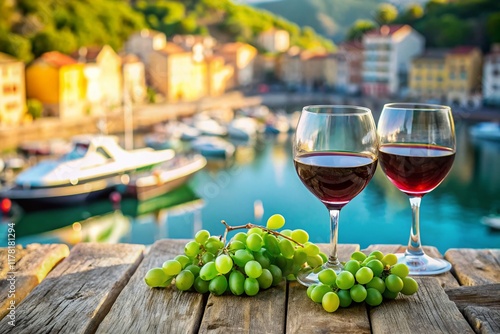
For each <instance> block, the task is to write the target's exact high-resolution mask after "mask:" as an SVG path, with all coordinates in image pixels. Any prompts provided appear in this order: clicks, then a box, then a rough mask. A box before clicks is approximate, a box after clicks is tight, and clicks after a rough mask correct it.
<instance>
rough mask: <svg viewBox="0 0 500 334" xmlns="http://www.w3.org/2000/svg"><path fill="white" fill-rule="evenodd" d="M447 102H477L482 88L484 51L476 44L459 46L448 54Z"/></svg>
mask: <svg viewBox="0 0 500 334" xmlns="http://www.w3.org/2000/svg"><path fill="white" fill-rule="evenodd" d="M445 66H446V71H447V73H448V84H447V94H446V98H447V103H448V104H461V105H465V104H471V103H472V104H477V102H476V101H477V100H478V99H477V97H478V96H479V94H480V90H481V76H482V53H481V50H480V49H479V48H477V47H475V46H459V47H456V48H454V49H452V50H450V52H448V53H447V54H446V57H445Z"/></svg>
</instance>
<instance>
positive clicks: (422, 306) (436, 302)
mask: <svg viewBox="0 0 500 334" xmlns="http://www.w3.org/2000/svg"><path fill="white" fill-rule="evenodd" d="M415 279H416V280H417V282H418V284H419V291H418V292H417V293H416V294H414V295H412V296H403V295H400V296H399V297H398V298H397V299H395V300H393V301H384V302H383V303H382V304H381V305H379V306H377V307H374V308H371V309H370V319H371V324H372V333H374V334H376V333H425V334H429V333H472V332H473V331H472V329H471V327H470V326H469V324H468V323H467V321H466V320H465V319H464V317H463V316H462V314H461V313H460V311H459V310H458V308H457V307H456V305H455V303H453V302H452V301H450V300H449V299H448V296H447V295H446V293H445V292H444V290H443V288H442V287H441V284H440V282H439V280H438V279H436V278H434V277H428V276H427V277H416V278H415Z"/></svg>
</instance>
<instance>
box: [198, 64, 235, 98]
mask: <svg viewBox="0 0 500 334" xmlns="http://www.w3.org/2000/svg"><path fill="white" fill-rule="evenodd" d="M205 62H206V64H207V78H206V81H207V94H208V95H209V96H220V95H222V94H224V93H225V92H226V83H227V82H228V81H229V80H230V79H231V77H232V76H233V74H234V69H233V67H232V66H229V65H227V64H225V62H224V58H222V57H220V56H211V57H207V58H205Z"/></svg>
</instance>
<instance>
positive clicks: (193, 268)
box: [184, 264, 201, 277]
mask: <svg viewBox="0 0 500 334" xmlns="http://www.w3.org/2000/svg"><path fill="white" fill-rule="evenodd" d="M184 270H189V271H190V272H192V273H193V275H194V277H198V276H200V270H201V268H200V267H199V266H197V265H195V264H190V265H188V266H187V267H186V268H184Z"/></svg>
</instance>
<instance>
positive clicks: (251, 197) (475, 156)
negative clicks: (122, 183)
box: [0, 122, 500, 253]
mask: <svg viewBox="0 0 500 334" xmlns="http://www.w3.org/2000/svg"><path fill="white" fill-rule="evenodd" d="M468 127H469V125H468V124H467V123H465V122H464V123H460V122H458V123H457V124H456V131H457V154H456V159H455V162H454V165H453V168H452V170H451V172H450V174H449V175H448V177H447V178H446V179H445V180H444V182H443V183H442V184H441V185H440V186H439V187H438V188H437V189H435V190H434V191H433V192H431V193H429V194H427V195H426V196H425V197H424V198H423V200H422V206H421V212H420V219H421V227H420V231H421V238H422V243H423V244H424V245H431V246H435V247H437V248H438V249H439V251H441V252H442V253H443V252H445V251H446V250H448V249H450V248H497V247H500V230H493V229H491V228H490V227H488V226H485V225H484V224H482V218H483V217H485V216H488V215H490V214H498V213H500V173H499V172H498V166H499V165H500V143H499V142H489V141H474V140H472V139H471V138H470V135H469V132H468ZM291 154H292V147H291V136H290V135H280V136H263V137H262V138H259V140H257V141H256V142H255V143H250V144H248V145H241V146H237V150H236V152H235V154H234V156H233V158H232V159H230V160H227V161H224V160H222V161H221V160H217V161H214V160H212V161H209V163H208V165H207V166H206V167H205V169H203V170H202V171H200V172H198V173H197V174H196V175H195V176H194V177H193V178H192V179H191V180H190V181H189V183H188V184H187V185H185V186H183V187H181V188H179V189H178V190H176V191H174V192H172V193H169V194H166V195H164V196H161V197H159V198H156V199H154V200H149V201H147V202H145V203H141V202H138V201H136V200H132V199H123V200H122V201H121V202H120V203H119V205H114V204H113V203H111V202H110V200H109V199H107V198H105V199H102V200H100V201H97V202H92V203H86V204H85V205H80V206H77V207H69V208H60V209H57V210H45V211H39V212H32V213H22V212H20V213H18V214H16V215H14V217H10V218H5V217H4V218H3V224H2V230H1V232H2V233H3V234H4V235H3V236H2V238H1V240H0V246H1V247H5V246H6V245H7V237H6V226H7V224H5V223H6V222H11V221H13V222H15V223H16V225H15V227H16V243H17V244H22V245H27V244H30V243H60V242H63V243H67V244H69V245H71V244H74V243H76V242H81V241H99V242H127V243H140V244H152V243H154V242H155V240H158V239H161V238H183V239H189V238H192V237H193V235H194V233H196V231H198V230H199V229H202V228H203V229H207V230H209V231H210V232H211V233H212V234H215V235H220V234H223V232H224V226H223V225H222V224H221V220H225V221H226V222H227V223H228V224H229V225H242V224H245V223H249V222H250V223H257V224H265V222H266V219H267V218H268V217H269V216H271V215H272V214H275V213H279V214H282V215H283V216H284V217H285V219H286V225H285V228H290V229H295V228H302V229H305V230H306V231H307V232H308V233H309V235H310V240H311V241H313V242H317V243H320V242H322V243H326V242H328V241H329V221H328V212H327V210H326V208H325V207H324V206H323V205H322V204H321V203H320V202H319V200H318V199H316V198H315V197H314V196H313V195H312V194H311V193H310V192H309V191H307V189H306V188H305V187H304V186H303V185H302V183H301V182H300V180H299V179H298V177H297V175H296V173H295V170H294V166H293V160H292V155H291ZM410 222H411V210H410V206H409V202H408V198H407V196H406V195H404V194H403V193H401V192H400V191H399V190H397V189H396V188H395V187H394V186H393V185H392V184H391V183H390V182H389V181H388V180H387V178H386V177H385V175H384V174H383V173H382V171H381V169H380V168H378V170H377V172H376V174H375V176H374V178H373V179H372V181H371V182H370V184H369V185H368V187H367V188H366V189H365V190H364V191H363V192H362V193H361V194H360V195H358V196H357V197H356V198H355V199H354V200H353V201H351V202H350V203H349V204H348V205H347V206H345V207H344V208H343V209H342V211H341V214H340V224H339V242H340V243H355V244H360V246H361V247H362V248H363V247H366V246H368V245H370V244H404V245H405V244H407V242H408V238H409V234H410Z"/></svg>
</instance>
